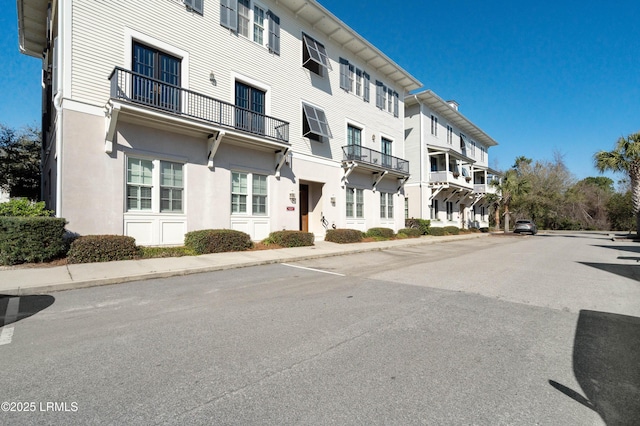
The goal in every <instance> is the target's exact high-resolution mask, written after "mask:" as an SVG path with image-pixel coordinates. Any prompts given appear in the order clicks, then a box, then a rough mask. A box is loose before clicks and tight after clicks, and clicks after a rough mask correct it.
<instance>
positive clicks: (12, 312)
mask: <svg viewBox="0 0 640 426" xmlns="http://www.w3.org/2000/svg"><path fill="white" fill-rule="evenodd" d="M19 306H20V298H19V297H11V298H10V299H9V300H8V302H7V310H6V312H5V314H4V323H5V324H13V323H14V322H15V321H16V319H18V308H19ZM12 339H13V326H6V325H5V326H4V327H2V332H1V333H0V345H8V344H9V343H11V340H12Z"/></svg>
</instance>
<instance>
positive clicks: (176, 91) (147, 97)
mask: <svg viewBox="0 0 640 426" xmlns="http://www.w3.org/2000/svg"><path fill="white" fill-rule="evenodd" d="M180 62H181V60H180V59H179V58H176V57H174V56H171V55H169V54H167V53H164V52H161V51H159V50H157V49H154V48H152V47H149V46H145V45H143V44H140V43H133V61H132V68H133V72H134V73H135V74H134V76H133V79H132V85H133V87H132V88H133V93H132V95H133V99H134V100H135V101H137V102H141V103H145V104H148V105H151V106H154V107H157V108H163V109H169V110H179V109H180V88H179V86H180Z"/></svg>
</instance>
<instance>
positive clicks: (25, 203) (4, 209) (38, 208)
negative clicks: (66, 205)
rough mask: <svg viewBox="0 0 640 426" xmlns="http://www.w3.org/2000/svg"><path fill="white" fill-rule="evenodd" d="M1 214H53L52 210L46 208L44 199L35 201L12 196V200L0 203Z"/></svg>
mask: <svg viewBox="0 0 640 426" xmlns="http://www.w3.org/2000/svg"><path fill="white" fill-rule="evenodd" d="M0 216H21V217H24V216H27V217H34V216H44V217H49V216H53V212H52V211H51V210H47V209H45V204H44V201H40V202H38V203H35V202H33V201H29V200H27V199H26V198H12V199H11V200H9V201H7V202H4V203H0Z"/></svg>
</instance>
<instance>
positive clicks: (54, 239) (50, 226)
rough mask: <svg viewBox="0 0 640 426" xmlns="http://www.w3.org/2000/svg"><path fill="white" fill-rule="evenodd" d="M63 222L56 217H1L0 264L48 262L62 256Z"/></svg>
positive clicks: (64, 248) (64, 249)
mask: <svg viewBox="0 0 640 426" xmlns="http://www.w3.org/2000/svg"><path fill="white" fill-rule="evenodd" d="M66 223H67V221H66V220H65V219H62V218H56V217H10V216H0V265H16V264H19V263H25V262H47V261H49V260H52V259H55V258H58V257H62V256H64V253H65V251H66V244H65V239H64V233H65V230H64V226H65V225H66Z"/></svg>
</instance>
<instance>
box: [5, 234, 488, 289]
mask: <svg viewBox="0 0 640 426" xmlns="http://www.w3.org/2000/svg"><path fill="white" fill-rule="evenodd" d="M488 236H490V234H486V233H482V234H463V235H457V236H447V237H426V238H425V237H421V238H416V239H411V241H409V240H402V243H393V242H390V243H388V244H383V245H378V246H369V247H367V245H368V244H372V243H353V244H354V245H362V247H345V246H344V245H338V247H337V248H339V250H337V251H334V252H329V253H309V254H299V255H296V254H289V255H286V254H285V253H280V252H278V254H283V255H280V256H275V257H274V258H270V259H263V260H253V261H247V262H235V263H228V264H222V265H210V266H205V267H191V268H185V269H175V270H169V271H163V272H152V271H150V272H145V273H141V274H134V275H121V276H113V277H107V278H98V279H89V280H80V281H73V278H71V279H72V281H71V282H64V283H50V284H43V285H35V286H29V287H17V288H5V289H0V293H2V294H6V295H11V296H27V295H34V294H42V293H52V292H57V291H66V290H76V289H82V288H89V287H98V286H104V285H113V284H123V283H127V282H133V281H144V280H150V279H157V278H171V277H179V276H185V275H192V274H201V273H207V272H216V271H224V270H229V269H239V268H248V267H253V266H262V265H271V264H275V263H284V262H299V261H304V260H311V259H320V258H326V257H335V256H342V255H348V254H359V253H366V252H375V251H384V250H389V249H393V248H402V247H415V246H421V245H432V244H438V243H448V242H454V241H464V240H471V239H477V238H483V237H488ZM393 241H398V240H393ZM307 249H311V250H313V249H315V247H313V248H311V247H308V248H307ZM279 250H290V249H287V248H285V249H279ZM203 256H212V255H203ZM214 256H215V255H214ZM1 273H2V271H0V274H1ZM69 275H70V276H71V274H70V273H69Z"/></svg>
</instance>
